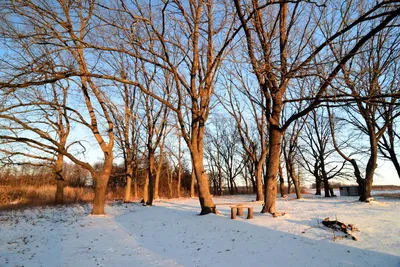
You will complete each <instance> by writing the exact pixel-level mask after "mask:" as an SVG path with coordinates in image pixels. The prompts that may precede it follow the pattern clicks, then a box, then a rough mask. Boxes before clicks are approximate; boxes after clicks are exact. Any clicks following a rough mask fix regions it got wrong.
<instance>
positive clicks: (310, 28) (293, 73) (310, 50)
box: [235, 0, 400, 213]
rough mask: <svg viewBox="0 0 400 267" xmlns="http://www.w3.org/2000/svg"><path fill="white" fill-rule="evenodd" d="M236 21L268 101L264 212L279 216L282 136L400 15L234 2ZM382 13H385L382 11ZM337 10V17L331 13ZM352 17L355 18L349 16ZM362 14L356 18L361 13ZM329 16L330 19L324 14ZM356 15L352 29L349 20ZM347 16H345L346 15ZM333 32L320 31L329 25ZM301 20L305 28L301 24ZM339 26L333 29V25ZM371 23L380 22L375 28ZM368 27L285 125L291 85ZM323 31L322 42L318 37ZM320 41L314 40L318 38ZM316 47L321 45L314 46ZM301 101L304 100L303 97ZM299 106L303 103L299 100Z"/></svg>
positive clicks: (390, 7)
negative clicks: (329, 50) (334, 46)
mask: <svg viewBox="0 0 400 267" xmlns="http://www.w3.org/2000/svg"><path fill="white" fill-rule="evenodd" d="M235 7H236V11H237V16H238V17H239V19H240V22H241V25H242V27H243V30H244V35H245V38H246V44H247V54H248V57H249V60H250V62H251V66H252V70H253V72H254V74H255V76H256V79H257V82H258V84H259V90H260V92H262V93H263V97H265V103H266V104H265V105H266V108H265V113H266V117H267V120H268V123H269V134H268V137H269V156H268V160H267V176H266V181H265V183H264V184H265V194H264V198H265V206H264V208H263V210H262V212H270V213H276V204H275V203H276V201H275V199H276V192H277V183H276V177H277V175H278V171H279V157H280V147H281V138H282V134H283V133H284V132H285V131H286V129H287V128H288V127H289V125H290V124H291V123H292V122H294V121H296V120H297V119H298V118H300V117H302V116H304V115H306V114H307V113H308V112H310V111H311V110H312V109H314V108H315V107H316V106H317V105H318V104H319V103H320V102H321V100H322V96H323V95H325V92H326V91H327V89H328V87H329V86H330V84H331V82H332V81H333V79H334V78H335V77H336V76H337V74H338V73H339V72H340V71H341V69H342V66H343V65H345V64H346V63H347V62H348V61H349V60H350V59H351V58H352V57H353V56H354V55H355V54H356V52H357V51H358V50H360V48H361V47H362V46H363V45H364V44H365V43H366V42H367V41H368V40H369V39H370V38H371V37H372V36H374V35H375V34H376V33H378V32H379V31H381V30H382V29H384V28H385V27H386V26H387V25H389V24H390V23H391V22H392V21H393V20H394V19H395V18H396V17H397V16H398V15H399V13H400V9H399V7H398V6H397V4H395V3H389V2H385V1H384V2H380V3H377V4H376V5H370V6H368V9H367V10H366V11H365V12H363V11H360V12H359V11H357V10H355V9H354V6H353V3H348V4H345V5H341V6H339V7H336V6H335V5H334V3H333V1H332V2H330V1H326V2H325V3H324V5H318V3H315V2H308V1H295V2H293V3H292V2H289V1H283V2H273V1H271V2H270V1H267V2H261V1H257V0H254V1H252V2H251V3H250V2H249V1H243V2H242V1H240V0H235ZM384 8H387V9H386V10H384ZM335 10H338V11H339V15H337V13H335V12H332V11H335ZM350 11H352V12H350ZM357 12H358V13H357ZM327 13H329V14H330V15H329V16H326V14H327ZM349 13H350V14H352V19H351V21H352V23H347V21H350V19H349V18H348V16H349V15H348V14H349ZM346 14H347V15H346ZM330 19H332V21H329V22H328V24H329V23H330V24H329V25H331V26H332V27H330V28H329V29H330V31H329V32H326V31H324V30H323V29H321V27H320V26H321V25H325V24H326V22H327V20H330ZM300 20H302V21H303V23H300ZM333 21H335V23H332V22H333ZM371 21H378V22H377V25H376V26H371ZM359 24H363V25H370V26H369V27H368V30H366V31H364V32H365V34H364V35H363V36H362V38H360V39H358V40H357V41H356V42H352V43H351V44H352V47H351V49H349V50H347V52H346V53H345V54H343V55H342V56H341V57H340V58H339V60H338V62H337V63H336V64H335V65H330V68H329V71H328V72H327V74H326V75H324V76H323V77H321V78H322V82H321V84H320V85H319V87H318V89H317V90H316V91H315V92H312V91H309V92H307V93H309V94H308V95H310V96H311V97H310V98H309V99H310V100H311V101H310V103H309V104H308V105H306V106H304V108H303V109H302V110H301V111H300V112H296V113H294V114H292V115H291V116H289V117H288V118H287V120H286V121H285V122H283V123H282V122H281V114H282V109H283V105H284V102H285V101H288V99H287V100H285V96H286V93H287V91H288V90H290V89H291V84H292V83H291V82H292V81H293V80H295V79H300V78H305V77H307V76H311V75H315V76H320V74H318V73H316V72H313V71H312V70H313V68H314V67H313V66H318V65H321V64H326V63H329V59H331V58H332V54H329V53H327V48H328V47H329V45H330V44H331V43H332V42H335V41H336V40H337V39H338V37H341V36H344V37H346V38H347V39H350V38H352V34H351V32H352V30H353V29H354V28H355V26H357V25H359ZM320 31H323V33H324V35H323V39H322V40H321V35H319V32H320ZM317 34H318V35H319V36H320V37H319V39H316V35H317ZM315 43H319V44H318V45H316V44H315ZM302 97H305V95H303V96H302ZM298 101H299V100H298Z"/></svg>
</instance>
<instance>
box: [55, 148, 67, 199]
mask: <svg viewBox="0 0 400 267" xmlns="http://www.w3.org/2000/svg"><path fill="white" fill-rule="evenodd" d="M63 165H64V156H63V155H62V154H61V153H59V154H58V155H57V160H56V162H55V164H54V167H53V168H54V172H55V174H56V187H57V188H56V195H55V204H63V203H64V186H65V180H64V177H63Z"/></svg>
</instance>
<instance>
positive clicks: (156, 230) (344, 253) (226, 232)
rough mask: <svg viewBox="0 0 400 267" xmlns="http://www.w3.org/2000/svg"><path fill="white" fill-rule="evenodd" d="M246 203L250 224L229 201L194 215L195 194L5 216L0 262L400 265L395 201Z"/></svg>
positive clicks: (1, 216)
mask: <svg viewBox="0 0 400 267" xmlns="http://www.w3.org/2000/svg"><path fill="white" fill-rule="evenodd" d="M253 198H254V197H253V196H235V197H220V198H219V197H216V198H215V202H216V203H222V202H224V203H226V202H242V201H251V200H252V199H253ZM252 205H254V215H255V218H254V219H253V220H247V219H246V218H243V217H242V218H238V219H237V220H231V219H230V209H229V206H227V205H225V206H219V211H220V212H221V214H220V215H207V216H198V215H197V214H198V212H199V204H198V200H197V199H179V200H161V201H156V202H155V206H153V207H142V206H141V205H140V204H136V203H134V204H122V203H116V202H115V203H109V205H108V207H107V209H106V211H107V215H106V216H104V217H93V216H88V213H89V212H90V206H89V205H87V204H83V205H74V206H60V207H48V208H33V209H29V210H24V211H8V212H2V213H0V266H2V267H3V266H12V267H14V266H25V267H30V266H49V267H56V266H73V267H78V266H79V267H81V266H82V267H86V266H111V267H112V266H135V267H139V266H252V267H255V266H307V267H312V266H319V267H320V266H379V267H381V266H382V267H383V266H385V267H388V266H400V231H399V229H400V201H399V200H397V201H396V200H389V199H383V198H378V199H377V201H376V202H372V203H368V204H366V203H359V202H357V198H356V197H337V198H331V199H325V198H323V197H320V198H316V197H314V196H305V198H304V199H302V200H299V201H298V200H292V199H287V200H284V199H279V200H278V204H277V206H278V210H279V211H282V212H286V215H285V216H283V217H278V218H273V217H272V216H271V215H266V214H260V213H259V210H261V204H259V203H253V204H252ZM244 213H245V215H246V213H247V211H245V212H244ZM325 217H330V218H331V219H335V218H336V217H337V219H338V220H339V221H342V222H344V223H347V224H349V223H352V224H354V225H355V226H356V227H358V228H359V229H360V232H356V233H355V235H356V236H357V238H358V241H353V240H351V239H340V240H336V241H333V233H332V231H331V230H330V229H328V228H325V227H324V226H322V225H321V223H320V222H321V220H322V219H324V218H325Z"/></svg>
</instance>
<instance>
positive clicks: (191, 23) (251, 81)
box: [0, 0, 400, 214]
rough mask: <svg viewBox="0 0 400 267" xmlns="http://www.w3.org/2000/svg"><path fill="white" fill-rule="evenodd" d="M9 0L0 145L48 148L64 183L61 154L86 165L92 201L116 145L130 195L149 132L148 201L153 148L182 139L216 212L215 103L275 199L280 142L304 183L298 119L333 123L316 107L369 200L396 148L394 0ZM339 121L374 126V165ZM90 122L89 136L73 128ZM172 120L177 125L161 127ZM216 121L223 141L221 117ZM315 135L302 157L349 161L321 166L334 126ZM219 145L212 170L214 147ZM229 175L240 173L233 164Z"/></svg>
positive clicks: (2, 23) (203, 195)
mask: <svg viewBox="0 0 400 267" xmlns="http://www.w3.org/2000/svg"><path fill="white" fill-rule="evenodd" d="M0 8H1V11H0V12H1V18H0V32H1V33H0V38H1V42H2V44H1V46H2V49H1V60H0V64H1V65H0V88H1V95H0V123H1V126H0V127H1V132H0V138H1V143H2V152H4V153H7V154H8V155H10V154H11V155H13V156H14V157H15V158H16V159H23V160H25V159H27V158H29V159H30V160H31V161H32V162H42V161H47V162H51V164H52V166H53V169H54V173H55V174H56V177H57V181H59V184H60V186H59V187H60V188H62V181H63V178H62V175H61V174H62V166H63V162H64V161H65V158H68V159H69V160H70V161H72V162H73V163H75V164H78V165H79V166H81V167H82V168H84V169H86V170H87V171H88V172H89V173H90V176H91V177H92V179H93V180H94V181H95V199H94V205H93V210H92V214H103V213H104V204H105V193H106V190H107V184H108V181H109V179H110V175H111V172H112V168H113V163H114V159H115V158H117V157H121V158H122V159H123V161H124V169H125V174H126V181H127V185H128V186H127V189H128V190H127V193H126V194H127V198H129V196H130V194H131V193H130V191H129V189H130V188H131V187H130V183H131V181H132V177H134V172H135V169H136V166H135V162H136V159H137V158H138V151H143V150H141V149H138V147H139V146H141V144H145V148H146V149H145V154H146V157H147V161H148V170H147V172H148V175H147V178H146V182H145V186H144V201H145V203H147V204H149V205H151V204H152V200H153V199H154V197H155V195H157V192H156V190H155V188H157V186H155V184H157V183H158V182H159V179H160V177H159V174H157V170H156V168H155V164H154V161H155V155H156V151H157V150H158V151H159V155H161V156H162V155H164V153H163V151H162V150H163V149H164V147H165V144H166V143H168V142H170V143H171V144H172V146H174V147H175V149H172V150H171V153H173V154H174V155H175V157H176V160H177V162H181V159H182V151H183V149H182V143H183V142H184V143H185V144H186V147H187V149H188V151H189V154H190V159H191V163H192V164H191V165H192V172H193V177H194V178H196V180H197V187H198V194H199V201H200V206H201V213H200V214H207V213H211V212H216V207H215V204H214V202H213V199H212V196H211V194H210V186H209V180H208V177H207V174H206V169H205V164H204V163H205V158H204V156H205V152H206V150H207V146H205V140H206V138H207V136H206V132H207V131H206V128H207V127H208V121H209V117H210V115H212V111H213V110H217V109H221V110H223V111H224V112H226V113H229V114H230V115H232V117H233V118H234V119H233V120H234V122H235V125H236V130H235V131H234V134H233V135H232V140H230V141H232V142H233V141H234V140H233V139H236V138H238V139H240V143H241V145H242V148H243V150H244V151H245V157H244V158H245V159H246V160H245V161H243V159H241V158H238V157H235V156H233V153H234V151H233V150H235V149H236V147H230V149H233V150H232V151H226V153H227V154H226V156H227V158H226V159H223V160H225V161H226V163H225V164H228V165H229V164H231V165H232V166H234V165H240V166H242V165H243V166H244V165H246V164H247V165H248V166H251V167H250V168H249V170H251V172H252V174H253V175H254V180H255V184H256V186H257V189H256V191H257V199H264V202H265V205H264V208H263V212H269V213H277V211H276V205H275V202H276V194H277V177H278V174H279V170H280V167H281V164H280V161H281V160H280V159H281V158H284V159H285V163H286V171H287V173H288V174H289V176H290V177H291V180H292V181H293V185H294V186H295V188H297V190H296V192H297V193H298V194H299V190H298V188H299V183H298V181H297V180H298V174H296V168H295V164H296V162H298V160H297V159H296V154H298V153H299V152H298V151H299V149H297V147H298V146H299V144H300V142H299V140H300V139H304V141H305V139H306V138H305V137H304V136H303V137H300V134H299V133H300V132H302V131H303V130H304V131H306V130H305V129H308V130H309V131H311V130H312V129H314V130H316V129H319V130H317V131H322V132H321V133H324V131H325V130H324V129H326V126H318V125H319V123H318V119H319V120H322V123H326V122H328V123H329V122H330V123H329V131H330V133H331V134H330V136H331V137H332V138H331V140H332V143H333V147H334V149H335V151H337V152H338V153H339V155H340V156H341V157H342V158H343V160H344V161H346V162H349V163H350V164H351V165H352V166H353V168H354V173H355V176H356V178H357V182H358V183H359V185H360V188H361V189H362V194H361V198H360V200H366V199H367V198H368V197H370V190H371V185H372V181H373V175H374V171H375V169H376V164H377V158H378V151H379V149H380V150H381V152H383V153H384V155H386V156H387V157H391V158H392V155H395V151H394V147H395V140H396V138H397V135H396V131H395V123H394V121H395V118H396V117H397V115H398V113H397V108H396V107H397V104H398V103H397V102H398V101H397V99H398V75H397V70H398V69H397V65H398V64H397V62H398V52H399V51H398V45H399V41H398V38H399V34H398V28H397V27H395V26H396V25H397V24H398V16H399V14H400V6H399V4H398V3H397V1H381V2H374V1H367V2H365V1H360V2H359V1H348V2H347V1H346V2H343V3H337V1H329V0H326V1H302V0H298V1H269V0H266V1H258V0H252V1H240V0H234V1H233V2H232V1H227V0H191V1H187V2H182V1H179V0H170V1H161V2H154V1H147V2H146V1H137V0H118V1H112V2H110V3H98V2H96V1H89V0H69V1H61V0H60V1H42V0H36V1H18V0H15V1H10V2H2V3H1V4H0ZM218 104H219V105H218ZM221 107H222V108H221ZM317 108H318V110H317ZM322 108H325V110H326V111H324V112H325V113H324V114H327V116H326V115H325V117H324V115H323V114H321V113H320V112H322V111H320V110H321V109H322ZM314 110H315V111H314ZM335 114H336V115H335ZM310 117H315V118H316V119H314V122H313V123H314V126H312V125H313V123H310V122H309V121H310V120H309V119H310ZM338 121H340V122H343V123H344V124H345V126H346V127H349V126H350V125H351V126H354V127H355V128H356V129H358V130H360V131H361V132H362V133H365V134H366V135H365V136H366V141H367V142H366V143H365V144H367V145H366V146H365V147H367V149H366V151H365V153H366V155H368V156H367V157H368V162H367V164H366V168H365V170H364V171H363V170H360V167H359V164H358V163H357V160H358V159H359V158H355V157H353V155H351V154H349V152H348V151H349V150H347V149H343V146H342V145H341V144H342V143H343V140H339V139H341V137H342V136H341V135H342V134H340V136H338V134H337V132H336V131H337V125H338V123H339V122H338ZM324 125H325V124H324ZM221 127H222V128H225V127H226V126H225V125H223V126H221ZM321 127H322V128H321ZM335 127H336V128H335ZM82 128H85V129H86V131H82V132H85V133H88V132H89V133H90V138H89V136H86V137H83V136H81V135H77V134H76V133H75V131H74V129H77V130H76V132H77V131H78V129H79V131H81V129H82ZM173 129H174V130H173ZM176 130H177V132H178V134H177V135H174V136H176V138H174V139H175V141H170V140H171V138H168V139H167V138H166V136H167V135H166V133H167V132H170V131H176ZM208 133H209V134H210V135H211V136H212V138H210V139H209V140H210V142H212V140H213V139H215V142H216V147H217V149H223V146H220V145H222V144H220V139H219V138H218V137H217V136H215V135H216V132H215V131H212V130H210V131H208ZM335 133H336V134H335ZM222 134H223V135H225V133H223V132H222ZM315 134H316V133H315V132H314V133H313V134H312V135H315ZM85 135H86V134H85ZM170 136H172V135H170ZM310 136H311V134H310ZM224 140H229V138H228V139H224ZM315 140H316V139H312V141H311V142H312V143H313V144H314V149H312V148H311V147H305V146H304V147H303V148H305V150H306V151H309V152H308V153H309V154H312V155H314V158H315V155H317V154H318V153H319V154H318V156H317V160H316V161H315V163H314V164H311V165H310V164H309V163H308V161H307V160H305V161H304V162H306V163H304V164H305V165H304V166H307V168H309V169H310V170H312V168H314V171H315V169H317V170H318V171H316V172H315V173H316V174H317V173H318V177H320V178H318V179H320V180H323V181H324V182H325V181H327V180H328V179H330V177H332V176H335V175H336V173H340V171H339V169H338V168H336V169H335V167H332V169H331V170H328V169H327V168H328V167H327V166H329V164H328V163H327V159H326V157H327V155H326V153H327V150H321V149H328V148H327V145H326V144H327V142H326V139H325V138H324V137H322V138H321V140H320V141H317V143H315ZM87 142H89V144H90V146H95V147H96V148H97V149H98V150H99V151H101V152H102V164H101V166H100V167H99V168H95V167H94V166H93V164H91V163H90V162H91V161H90V160H86V159H85V157H84V156H83V155H85V150H86V149H87V147H88V146H89V145H88V143H87ZM324 142H325V143H324ZM378 144H379V145H380V146H379V148H378ZM321 146H322V147H321ZM282 148H284V149H282ZM310 149H311V150H310ZM329 149H331V148H329ZM314 150H315V152H314ZM321 151H322V152H321ZM282 152H283V153H282ZM392 152H393V153H394V154H393V153H392ZM321 153H322V154H321ZM211 154H213V153H211ZM282 154H283V155H282ZM301 154H302V155H304V156H305V157H307V156H306V152H305V151H303V152H302V153H301ZM158 160H160V161H161V160H162V159H158ZM209 160H210V162H211V165H210V166H213V167H215V168H216V169H217V171H216V173H218V172H219V168H218V165H214V163H215V157H214V159H213V157H210V158H209ZM220 160H221V159H218V160H217V162H221V161H220ZM213 161H214V163H212V162H213ZM39 164H40V163H39ZM179 165H180V166H181V164H179ZM397 165H398V164H397ZM263 166H265V172H264V173H265V175H264V182H263V181H262V179H263V177H262V169H263ZM311 167H312V168H311ZM243 168H244V167H243ZM179 169H180V170H181V168H179ZM213 173H214V171H213ZM313 173H314V172H313ZM362 173H364V176H363V175H362ZM226 175H227V176H228V177H229V184H230V188H231V189H232V188H234V187H235V184H234V177H235V176H236V175H238V174H237V173H236V172H235V168H230V169H229V168H228V169H227V173H226ZM178 176H179V175H178ZM281 178H283V177H282V175H281ZM178 184H180V183H178ZM324 184H327V183H324ZM193 187H194V182H193V181H192V185H191V188H193ZM178 192H179V190H178Z"/></svg>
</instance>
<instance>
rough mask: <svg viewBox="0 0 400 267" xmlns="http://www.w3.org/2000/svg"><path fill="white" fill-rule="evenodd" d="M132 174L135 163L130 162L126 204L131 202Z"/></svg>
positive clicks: (127, 174)
mask: <svg viewBox="0 0 400 267" xmlns="http://www.w3.org/2000/svg"><path fill="white" fill-rule="evenodd" d="M132 174H133V162H128V165H127V168H126V185H125V195H124V203H129V202H131V196H132V193H131V191H132V190H131V188H132Z"/></svg>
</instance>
